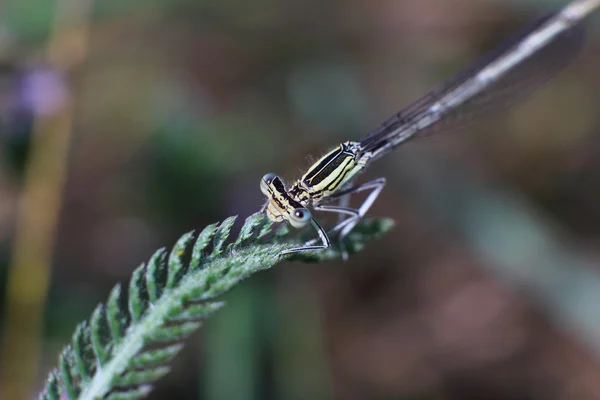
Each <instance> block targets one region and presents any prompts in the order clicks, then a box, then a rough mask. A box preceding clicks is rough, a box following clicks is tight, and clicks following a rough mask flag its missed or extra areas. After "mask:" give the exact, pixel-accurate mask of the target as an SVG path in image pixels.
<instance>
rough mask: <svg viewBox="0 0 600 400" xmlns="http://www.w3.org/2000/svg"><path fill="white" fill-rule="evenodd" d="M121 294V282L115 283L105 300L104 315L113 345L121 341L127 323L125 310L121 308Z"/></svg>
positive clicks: (127, 317) (127, 318)
mask: <svg viewBox="0 0 600 400" xmlns="http://www.w3.org/2000/svg"><path fill="white" fill-rule="evenodd" d="M121 296H122V292H121V284H117V285H116V286H115V287H114V288H113V289H112V290H111V292H110V295H109V296H108V301H107V302H106V305H107V306H106V316H107V319H108V325H109V327H110V333H111V335H112V339H113V344H114V346H115V347H116V346H118V345H119V343H121V339H123V336H124V335H125V329H126V327H127V325H128V324H129V316H128V315H127V313H126V312H125V310H123V309H122V308H121V304H122V299H121Z"/></svg>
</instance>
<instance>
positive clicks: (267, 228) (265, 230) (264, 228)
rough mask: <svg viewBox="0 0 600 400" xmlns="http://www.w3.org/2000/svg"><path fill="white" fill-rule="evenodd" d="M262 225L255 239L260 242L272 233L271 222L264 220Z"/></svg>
mask: <svg viewBox="0 0 600 400" xmlns="http://www.w3.org/2000/svg"><path fill="white" fill-rule="evenodd" d="M263 221H264V225H263V226H262V227H261V228H260V232H259V233H258V236H257V237H256V239H257V240H259V241H260V240H262V239H264V238H265V236H267V235H268V234H269V233H271V232H272V231H273V221H271V220H270V219H268V218H264V219H263Z"/></svg>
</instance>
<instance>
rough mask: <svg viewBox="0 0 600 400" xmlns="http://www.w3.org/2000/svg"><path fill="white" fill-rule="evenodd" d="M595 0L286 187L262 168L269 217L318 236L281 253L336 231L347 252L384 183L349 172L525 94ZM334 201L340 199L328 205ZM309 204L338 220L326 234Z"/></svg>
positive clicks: (567, 51)
mask: <svg viewBox="0 0 600 400" xmlns="http://www.w3.org/2000/svg"><path fill="white" fill-rule="evenodd" d="M599 3H600V1H598V0H595V1H594V0H580V1H575V2H573V3H571V4H570V5H569V6H567V7H566V8H564V9H563V10H562V11H560V12H559V13H556V14H554V15H551V16H550V17H547V18H544V19H542V20H541V21H539V22H537V23H535V24H533V25H532V26H531V27H529V28H528V29H526V30H525V32H524V33H522V34H521V35H519V36H518V37H517V39H514V40H511V41H510V42H509V43H507V44H505V45H504V46H501V47H500V48H498V49H497V50H495V51H494V52H493V53H492V54H490V55H489V56H487V57H484V58H483V59H482V60H480V61H479V62H478V63H476V64H475V65H474V66H473V67H471V68H468V69H467V70H465V71H463V72H461V73H459V74H458V75H456V76H455V77H454V78H452V79H450V80H449V81H447V82H446V83H444V84H442V85H441V86H439V87H438V88H437V89H435V90H433V91H431V92H430V93H428V94H427V95H425V96H423V97H422V98H420V99H419V100H417V101H415V102H414V103H413V104H411V105H410V106H408V107H407V108H405V109H403V110H402V111H400V112H399V113H397V114H395V115H393V116H392V117H391V118H389V119H388V120H387V121H385V122H384V123H383V124H381V125H380V126H379V127H377V128H375V129H374V130H372V131H371V132H369V133H368V134H367V135H366V136H364V137H363V138H361V139H359V140H358V141H347V142H344V143H341V144H340V145H338V146H337V147H336V148H334V149H333V150H331V151H329V152H328V153H327V154H325V155H324V156H323V157H321V158H320V159H319V160H318V161H317V162H316V163H314V164H313V165H312V166H311V167H310V168H309V169H308V171H307V172H306V173H305V174H304V175H303V176H302V177H301V178H300V179H298V180H297V181H295V182H294V183H293V184H292V185H290V186H289V187H288V186H286V185H285V184H284V183H283V181H282V180H281V178H280V177H279V176H277V175H275V174H267V175H265V176H264V177H263V178H262V180H261V182H260V188H261V191H262V192H263V194H264V195H265V196H266V197H267V201H266V203H265V205H264V207H263V211H264V212H266V215H267V216H268V218H269V219H270V220H272V221H274V222H282V221H288V222H289V223H290V224H291V225H292V226H293V227H295V228H302V227H305V226H307V225H308V224H309V223H310V224H312V226H313V227H314V229H315V230H316V231H317V233H318V238H316V239H313V240H311V241H309V242H307V243H305V244H304V246H302V247H297V248H293V249H290V250H286V251H284V252H282V254H289V253H294V252H299V251H307V250H320V249H327V248H328V247H329V246H330V244H331V241H330V239H329V234H332V233H338V235H339V240H340V245H341V246H342V254H343V255H344V258H346V256H347V255H346V252H345V250H344V248H343V245H342V243H343V242H342V240H343V238H344V237H345V236H346V235H348V233H350V231H351V230H352V229H353V228H354V227H355V226H356V224H357V223H358V222H359V221H360V219H361V218H362V217H363V216H364V215H365V213H366V212H367V211H368V210H369V208H370V207H371V206H372V205H373V202H374V201H375V199H376V198H377V196H378V195H379V193H380V192H381V190H382V189H383V187H384V185H385V178H379V179H375V180H373V181H370V182H366V183H362V184H358V185H356V184H354V181H355V178H356V177H357V176H358V175H359V174H360V173H361V172H363V170H364V169H365V168H366V167H367V166H368V165H369V164H370V163H371V162H372V161H373V160H375V159H377V158H379V157H381V156H383V155H385V154H387V153H389V152H390V151H391V150H392V149H394V148H395V147H396V146H398V145H400V144H401V143H404V142H405V141H407V140H408V139H410V138H413V137H417V136H424V135H428V134H431V133H436V132H446V131H448V130H453V129H456V128H458V127H460V126H463V125H464V124H465V123H467V122H469V121H472V120H473V119H474V118H473V117H474V116H476V115H478V114H479V115H481V114H482V111H489V110H491V111H494V110H496V109H498V108H502V107H503V106H507V105H510V104H511V103H513V102H514V100H515V99H518V98H520V97H524V95H527V94H528V93H531V91H532V90H533V89H534V88H536V87H537V86H539V85H540V84H541V83H543V82H544V81H546V80H548V79H549V78H551V77H552V76H553V75H555V74H556V73H557V72H558V71H560V70H561V69H562V68H563V67H565V66H566V65H567V64H568V63H569V61H570V60H571V59H572V58H573V57H574V56H575V55H576V54H577V52H578V51H579V49H580V47H581V44H582V42H583V29H582V28H581V27H580V26H578V25H577V23H578V22H579V21H580V20H581V19H582V18H583V17H585V16H586V15H587V14H588V13H589V12H591V11H592V10H593V9H594V8H596V7H597V6H598V5H599ZM363 191H369V194H368V195H367V197H366V199H365V200H364V202H363V203H362V205H361V206H360V207H358V208H357V209H354V208H350V207H348V206H347V199H348V196H349V195H352V194H354V193H358V192H363ZM335 201H339V203H338V204H336V205H332V204H331V203H333V202H335ZM309 207H310V208H312V209H314V210H317V211H325V212H332V213H336V214H338V215H340V216H342V217H344V218H345V219H343V218H342V219H341V221H340V222H339V223H338V224H337V225H336V226H335V227H333V228H332V229H331V230H330V231H329V234H328V233H327V232H326V231H325V230H324V229H323V228H322V227H321V225H319V223H318V222H317V221H316V220H315V218H314V217H313V216H312V214H311V212H310V211H309V210H308V208H309ZM318 241H320V242H321V243H320V244H318Z"/></svg>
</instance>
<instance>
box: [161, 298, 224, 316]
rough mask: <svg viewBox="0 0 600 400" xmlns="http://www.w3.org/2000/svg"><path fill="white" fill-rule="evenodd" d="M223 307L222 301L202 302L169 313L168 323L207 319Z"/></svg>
mask: <svg viewBox="0 0 600 400" xmlns="http://www.w3.org/2000/svg"><path fill="white" fill-rule="evenodd" d="M224 305H225V302H224V301H212V302H207V303H205V302H202V303H199V304H190V305H188V306H187V307H182V308H179V309H178V310H177V312H174V311H172V312H170V313H169V317H168V319H169V321H193V320H197V319H204V318H208V317H209V316H211V315H212V314H214V313H215V312H216V311H217V310H219V309H221V308H222V307H223V306H224Z"/></svg>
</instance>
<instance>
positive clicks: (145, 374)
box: [115, 365, 170, 387]
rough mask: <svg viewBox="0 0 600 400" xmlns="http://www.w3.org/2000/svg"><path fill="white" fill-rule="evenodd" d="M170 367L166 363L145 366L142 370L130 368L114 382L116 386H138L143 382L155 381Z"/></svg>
mask: <svg viewBox="0 0 600 400" xmlns="http://www.w3.org/2000/svg"><path fill="white" fill-rule="evenodd" d="M169 370H170V368H169V367H168V366H166V365H159V366H157V367H152V368H145V369H143V370H134V369H132V370H130V371H127V372H126V373H125V374H123V376H121V377H119V379H117V381H116V382H115V383H116V385H117V386H124V387H128V386H138V385H141V384H144V383H148V382H152V381H155V380H157V379H159V378H162V377H163V376H165V375H166V374H167V373H168V372H169Z"/></svg>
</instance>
